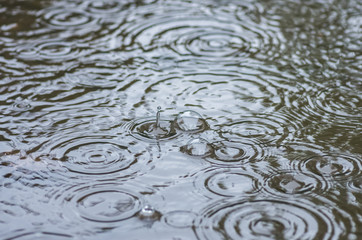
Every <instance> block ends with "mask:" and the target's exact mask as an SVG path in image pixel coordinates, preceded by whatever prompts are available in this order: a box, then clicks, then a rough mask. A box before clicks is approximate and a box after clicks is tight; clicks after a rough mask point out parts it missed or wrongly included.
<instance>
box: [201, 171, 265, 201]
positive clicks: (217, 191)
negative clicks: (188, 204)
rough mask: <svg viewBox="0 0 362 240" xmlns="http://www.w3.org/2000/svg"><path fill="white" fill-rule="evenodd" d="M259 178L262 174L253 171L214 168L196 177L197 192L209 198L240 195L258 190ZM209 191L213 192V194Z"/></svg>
mask: <svg viewBox="0 0 362 240" xmlns="http://www.w3.org/2000/svg"><path fill="white" fill-rule="evenodd" d="M259 179H260V176H257V174H255V173H253V171H246V170H239V169H230V168H228V169H214V168H212V169H207V170H206V171H203V172H202V173H200V174H199V175H198V176H197V177H196V178H195V181H194V185H195V188H196V189H197V192H200V193H203V194H204V195H205V196H206V197H209V198H213V197H215V196H221V197H237V196H239V197H240V196H245V195H250V194H253V193H255V192H257V191H258V190H259V187H258V181H259ZM205 190H206V191H205ZM209 193H212V196H210V195H209Z"/></svg>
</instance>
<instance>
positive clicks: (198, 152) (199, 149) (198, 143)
mask: <svg viewBox="0 0 362 240" xmlns="http://www.w3.org/2000/svg"><path fill="white" fill-rule="evenodd" d="M182 150H184V151H185V152H186V153H187V154H189V155H191V156H200V157H206V156H209V155H211V154H212V153H213V148H212V146H211V144H210V143H209V142H208V141H207V140H205V139H203V138H195V139H192V140H191V141H189V142H188V143H187V144H186V146H184V147H183V149H182Z"/></svg>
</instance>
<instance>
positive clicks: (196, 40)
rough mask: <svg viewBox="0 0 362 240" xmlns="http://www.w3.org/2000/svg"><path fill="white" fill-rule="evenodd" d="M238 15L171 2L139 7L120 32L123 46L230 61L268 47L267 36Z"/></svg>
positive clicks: (194, 3) (194, 4)
mask: <svg viewBox="0 0 362 240" xmlns="http://www.w3.org/2000/svg"><path fill="white" fill-rule="evenodd" d="M246 22H247V21H246V20H244V21H239V20H238V19H237V18H236V16H235V14H233V13H231V12H230V14H228V18H225V17H224V16H222V14H220V13H209V12H208V10H207V8H205V6H203V5H201V4H198V3H196V2H192V3H191V2H179V1H174V2H167V3H164V4H163V5H162V8H160V7H159V5H157V4H154V5H148V6H146V7H139V8H137V9H136V11H132V12H131V13H130V14H129V15H128V16H127V23H126V24H124V25H123V26H122V28H121V29H120V30H119V31H118V33H117V34H118V35H120V36H122V37H123V43H126V44H132V46H138V47H139V46H140V47H141V48H142V49H144V50H145V51H151V50H154V49H163V50H166V51H168V52H170V51H171V52H173V53H176V54H177V55H178V56H193V57H205V58H213V59H219V58H228V57H235V56H237V57H240V56H249V55H252V54H255V53H256V52H258V51H259V49H260V48H261V47H262V45H263V44H264V41H263V39H262V38H263V37H264V36H263V35H262V34H261V33H259V32H258V31H253V30H252V29H250V28H249V27H248V26H247V24H246V25H244V23H246Z"/></svg>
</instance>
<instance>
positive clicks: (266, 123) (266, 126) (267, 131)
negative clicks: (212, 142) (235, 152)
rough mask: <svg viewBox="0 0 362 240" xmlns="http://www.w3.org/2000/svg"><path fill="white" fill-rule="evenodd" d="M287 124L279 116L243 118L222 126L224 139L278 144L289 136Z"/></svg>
mask: <svg viewBox="0 0 362 240" xmlns="http://www.w3.org/2000/svg"><path fill="white" fill-rule="evenodd" d="M289 127H290V126H289V124H288V122H287V121H286V120H284V119H283V118H282V117H281V116H280V118H279V116H269V115H258V116H244V117H243V118H242V119H241V120H240V121H234V122H231V123H227V124H223V125H222V128H221V131H222V132H223V133H222V135H223V136H224V137H228V138H230V136H233V137H241V138H251V139H257V140H259V141H260V142H262V143H280V142H282V141H283V140H285V139H287V138H288V137H289V135H290V129H289Z"/></svg>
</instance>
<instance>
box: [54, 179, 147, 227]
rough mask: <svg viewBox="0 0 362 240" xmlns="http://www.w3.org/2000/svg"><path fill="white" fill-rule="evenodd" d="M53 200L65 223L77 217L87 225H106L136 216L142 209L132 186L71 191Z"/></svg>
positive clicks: (115, 185) (112, 186) (112, 184)
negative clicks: (62, 214)
mask: <svg viewBox="0 0 362 240" xmlns="http://www.w3.org/2000/svg"><path fill="white" fill-rule="evenodd" d="M131 188H132V190H130V189H131ZM56 198H59V201H60V204H61V205H62V208H63V209H66V210H65V211H66V212H65V214H66V216H67V217H69V220H73V218H74V216H77V217H80V218H82V219H85V220H87V221H91V222H97V223H107V224H112V223H116V222H119V221H122V220H125V219H128V218H131V217H133V216H136V215H137V213H138V212H139V211H140V210H141V208H142V205H143V200H142V198H141V197H140V195H139V193H138V192H136V187H135V186H132V187H130V186H128V187H127V186H125V185H124V186H123V185H120V184H115V183H104V184H95V185H89V186H83V187H80V188H71V189H68V191H67V192H66V193H64V194H62V195H60V196H56Z"/></svg>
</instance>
